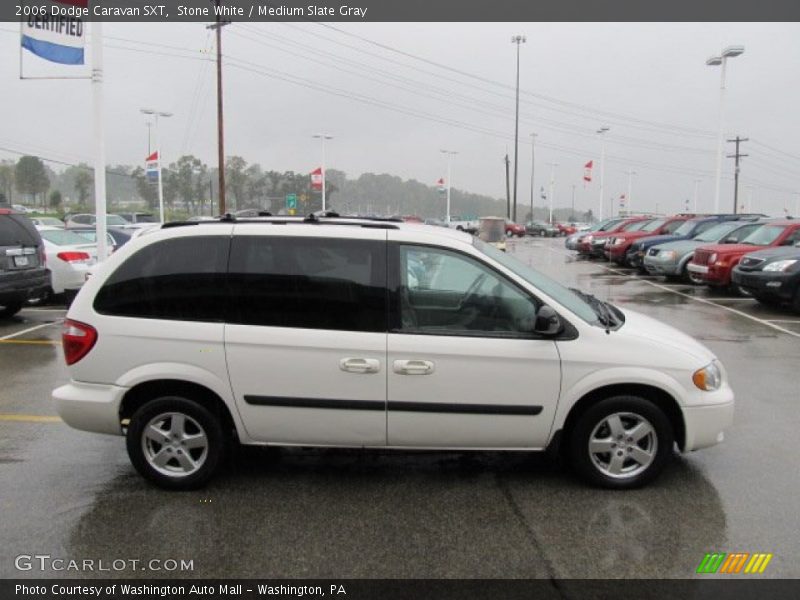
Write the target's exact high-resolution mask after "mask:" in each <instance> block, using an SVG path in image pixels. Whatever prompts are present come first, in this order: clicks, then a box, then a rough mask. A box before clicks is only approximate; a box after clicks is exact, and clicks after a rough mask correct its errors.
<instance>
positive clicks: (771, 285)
mask: <svg viewBox="0 0 800 600" xmlns="http://www.w3.org/2000/svg"><path fill="white" fill-rule="evenodd" d="M731 279H732V280H733V283H735V284H736V285H738V286H740V287H742V288H744V289H745V290H746V291H747V292H749V293H750V294H751V295H752V296H753V297H754V298H755V299H756V300H758V301H759V302H761V303H762V304H767V305H776V304H780V303H781V302H783V301H787V302H790V303H791V304H792V308H793V309H794V310H795V311H796V312H798V313H800V241H798V242H796V243H795V245H794V246H789V247H786V246H779V247H777V248H769V249H768V250H759V251H757V252H751V253H750V254H747V255H746V256H745V257H744V258H742V260H741V261H740V262H739V264H738V265H736V266H735V267H734V268H733V273H732V274H731Z"/></svg>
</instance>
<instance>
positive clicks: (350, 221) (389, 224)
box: [161, 211, 403, 229]
mask: <svg viewBox="0 0 800 600" xmlns="http://www.w3.org/2000/svg"><path fill="white" fill-rule="evenodd" d="M263 212H264V213H265V214H264V215H261V213H259V215H261V216H259V217H237V216H236V215H233V214H231V213H226V214H224V215H222V216H219V217H216V218H214V219H213V220H211V221H172V222H170V223H164V224H163V225H162V226H161V229H173V228H175V227H186V226H189V225H210V224H214V223H227V224H230V223H262V224H265V225H287V224H295V225H300V224H304V223H305V224H310V225H352V226H359V227H372V228H377V229H399V227H398V226H397V225H395V223H402V222H403V221H402V219H395V218H392V217H359V216H349V215H340V214H339V213H336V212H333V211H326V212H324V213H321V212H320V213H311V214H309V215H307V216H305V217H300V216H291V215H278V216H273V215H272V214H271V213H268V212H266V211H263Z"/></svg>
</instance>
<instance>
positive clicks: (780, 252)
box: [747, 246, 800, 260]
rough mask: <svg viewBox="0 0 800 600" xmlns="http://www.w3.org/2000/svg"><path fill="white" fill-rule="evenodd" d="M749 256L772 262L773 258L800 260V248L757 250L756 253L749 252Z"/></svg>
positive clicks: (777, 247) (779, 247)
mask: <svg viewBox="0 0 800 600" xmlns="http://www.w3.org/2000/svg"><path fill="white" fill-rule="evenodd" d="M747 255H748V256H753V257H755V258H763V259H764V260H770V259H772V258H777V259H783V258H796V259H800V248H796V247H794V246H776V247H774V248H767V249H765V250H757V251H756V252H748V253H747Z"/></svg>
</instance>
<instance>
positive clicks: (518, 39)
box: [511, 35, 526, 223]
mask: <svg viewBox="0 0 800 600" xmlns="http://www.w3.org/2000/svg"><path fill="white" fill-rule="evenodd" d="M525 41H526V40H525V36H524V35H515V36H512V37H511V43H512V44H516V45H517V104H516V111H515V113H514V204H513V207H512V213H511V220H512V221H514V222H515V223H516V221H517V179H518V178H517V166H518V162H519V161H518V158H519V157H518V155H519V46H520V44H524V43H525Z"/></svg>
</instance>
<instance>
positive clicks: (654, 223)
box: [641, 219, 667, 231]
mask: <svg viewBox="0 0 800 600" xmlns="http://www.w3.org/2000/svg"><path fill="white" fill-rule="evenodd" d="M666 222H667V220H666V219H656V220H655V221H650V222H649V223H648V224H647V225H645V226H644V227H642V229H641V230H642V231H655V230H656V229H658V228H659V227H661V226H662V225H663V224H664V223H666Z"/></svg>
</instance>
